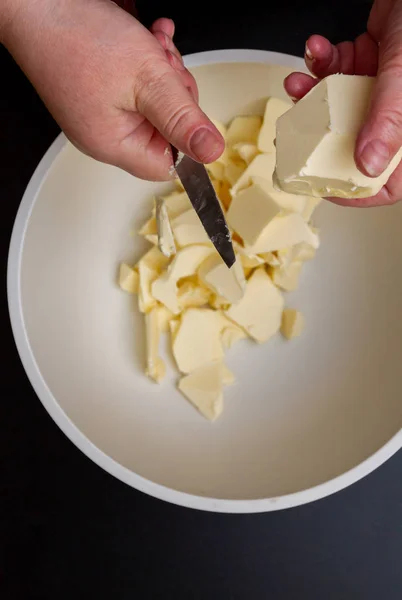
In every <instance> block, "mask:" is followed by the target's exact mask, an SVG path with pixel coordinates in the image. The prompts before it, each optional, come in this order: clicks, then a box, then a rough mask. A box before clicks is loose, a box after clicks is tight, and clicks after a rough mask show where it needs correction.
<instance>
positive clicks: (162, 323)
mask: <svg viewBox="0 0 402 600" xmlns="http://www.w3.org/2000/svg"><path fill="white" fill-rule="evenodd" d="M154 310H156V312H157V314H158V319H159V329H160V331H161V333H167V332H168V331H169V330H170V321H171V320H172V319H173V318H174V315H173V313H171V312H170V310H169V309H168V308H166V306H163V304H158V305H157V306H156V308H155V309H154Z"/></svg>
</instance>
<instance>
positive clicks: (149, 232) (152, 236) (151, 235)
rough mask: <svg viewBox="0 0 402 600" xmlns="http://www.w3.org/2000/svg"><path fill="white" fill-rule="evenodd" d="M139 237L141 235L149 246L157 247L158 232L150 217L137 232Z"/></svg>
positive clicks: (152, 218)
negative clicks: (149, 243)
mask: <svg viewBox="0 0 402 600" xmlns="http://www.w3.org/2000/svg"><path fill="white" fill-rule="evenodd" d="M138 233H139V235H142V236H143V237H144V238H145V239H146V240H148V242H151V244H154V245H157V243H158V230H157V225H156V219H155V217H154V216H152V217H151V218H150V219H148V221H146V222H145V223H144V225H143V226H142V227H141V229H140V230H139V232H138Z"/></svg>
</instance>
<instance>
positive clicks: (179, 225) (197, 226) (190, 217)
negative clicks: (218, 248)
mask: <svg viewBox="0 0 402 600" xmlns="http://www.w3.org/2000/svg"><path fill="white" fill-rule="evenodd" d="M172 230H173V234H174V237H175V239H176V242H177V244H178V246H179V247H180V248H184V247H185V246H190V245H193V244H211V240H210V239H209V237H208V234H207V233H206V231H205V229H204V227H203V226H202V223H201V221H200V219H199V217H198V215H197V213H196V212H195V210H194V209H193V208H190V210H186V212H184V213H182V214H181V215H179V216H177V217H176V218H175V219H173V221H172Z"/></svg>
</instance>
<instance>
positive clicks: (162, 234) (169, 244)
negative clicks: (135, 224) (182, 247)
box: [155, 198, 176, 258]
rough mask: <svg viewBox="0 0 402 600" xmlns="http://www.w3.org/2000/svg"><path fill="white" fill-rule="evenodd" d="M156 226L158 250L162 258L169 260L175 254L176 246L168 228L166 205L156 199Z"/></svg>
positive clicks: (161, 199) (169, 227)
mask: <svg viewBox="0 0 402 600" xmlns="http://www.w3.org/2000/svg"><path fill="white" fill-rule="evenodd" d="M155 208H156V226H157V234H158V248H159V250H160V251H161V252H162V254H163V255H164V256H166V257H167V258H169V257H170V256H173V255H174V254H176V245H175V242H174V238H173V233H172V228H171V226H170V221H169V216H168V212H167V208H166V203H165V201H164V200H163V198H157V199H156V206H155Z"/></svg>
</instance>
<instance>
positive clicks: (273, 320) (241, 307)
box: [225, 267, 283, 342]
mask: <svg viewBox="0 0 402 600" xmlns="http://www.w3.org/2000/svg"><path fill="white" fill-rule="evenodd" d="M282 310H283V296H282V294H281V292H280V291H279V290H278V288H277V287H276V286H275V285H274V284H273V283H272V281H271V279H270V277H269V276H268V274H267V272H266V271H265V269H264V268H263V267H259V268H258V269H256V271H254V273H253V274H252V275H251V277H250V279H249V280H248V282H247V285H246V292H245V294H244V296H243V298H242V300H241V301H240V302H239V303H238V304H236V305H233V306H231V307H230V308H229V309H228V310H227V311H226V312H225V314H226V315H227V317H228V318H229V319H231V320H232V321H234V322H235V323H237V324H238V325H240V327H242V328H243V329H244V330H245V331H247V333H248V334H249V335H250V337H252V338H254V339H255V340H256V341H257V342H265V341H267V340H268V339H269V338H270V337H272V336H273V335H275V333H277V331H278V330H279V328H280V325H281V318H282Z"/></svg>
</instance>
